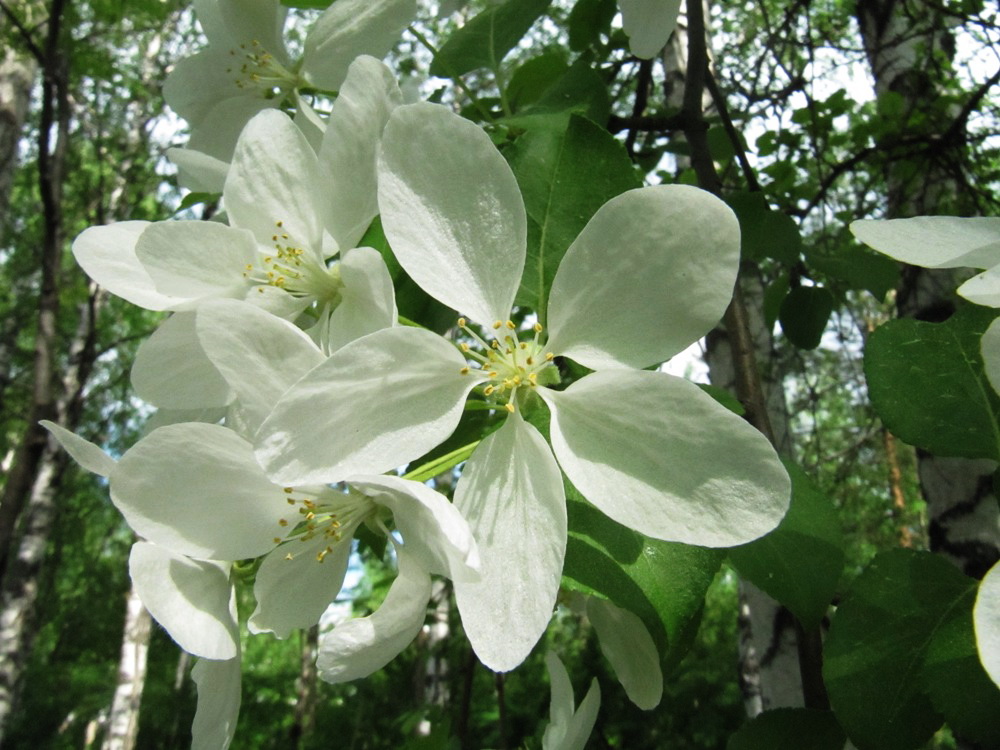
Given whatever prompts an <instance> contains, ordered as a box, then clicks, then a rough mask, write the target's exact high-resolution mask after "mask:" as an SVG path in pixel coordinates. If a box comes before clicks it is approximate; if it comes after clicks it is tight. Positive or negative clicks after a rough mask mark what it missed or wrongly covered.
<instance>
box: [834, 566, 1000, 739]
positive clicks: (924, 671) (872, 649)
mask: <svg viewBox="0 0 1000 750" xmlns="http://www.w3.org/2000/svg"><path fill="white" fill-rule="evenodd" d="M975 589H976V582H975V580H974V579H971V578H968V577H966V576H965V575H963V574H962V573H960V572H959V571H958V570H957V569H956V568H955V567H954V566H952V565H951V564H950V563H948V562H946V561H945V560H944V559H942V558H941V557H939V556H936V555H933V554H930V553H919V552H913V551H908V550H894V551H890V552H885V553H883V554H881V555H879V556H878V557H876V558H875V560H874V561H873V562H872V564H871V565H870V566H869V567H868V568H867V569H866V570H865V572H864V573H862V574H861V576H860V577H859V578H858V579H857V580H856V581H855V582H854V585H853V586H852V587H851V589H850V590H849V591H848V592H847V594H846V595H845V596H844V599H843V601H842V602H841V604H840V606H839V607H838V609H837V614H836V617H835V618H834V620H833V625H832V626H831V628H830V633H829V635H828V636H827V640H826V645H825V648H824V654H825V663H824V669H823V674H824V678H825V681H826V686H827V690H828V691H829V693H830V702H831V704H832V706H833V710H834V712H835V713H836V715H837V719H838V720H839V722H840V724H841V726H843V727H844V729H845V730H846V731H847V735H848V736H849V737H850V738H851V741H852V742H853V743H854V744H855V745H856V746H857V747H858V748H859V750H869V748H870V749H871V750H875V749H876V748H878V749H879V750H897V749H898V750H905V749H907V748H916V747H919V746H921V745H922V743H924V742H926V741H927V740H928V739H929V738H930V737H931V735H932V734H933V733H934V732H935V730H936V729H937V728H938V727H939V726H941V723H942V720H943V719H944V718H950V716H949V714H950V712H951V711H955V712H956V714H955V715H956V718H957V719H958V721H959V723H960V724H961V725H964V726H967V727H970V728H975V729H977V730H980V731H984V732H991V731H995V722H994V720H995V717H996V709H997V705H998V701H1000V690H998V689H997V687H996V686H995V685H993V683H992V682H990V681H989V680H988V678H985V677H983V678H981V679H978V680H977V679H973V680H970V679H969V675H970V672H968V671H967V670H961V671H960V670H959V669H957V667H959V665H962V666H968V662H965V660H967V659H970V658H972V659H974V658H975V644H974V642H973V640H972V639H971V638H969V637H968V636H969V633H968V629H969V627H971V625H970V623H971V619H972V603H973V601H974V596H975ZM984 682H985V684H984ZM946 692H950V693H952V695H951V696H950V697H949V698H947V699H943V700H942V694H943V693H946ZM932 695H933V696H937V697H938V698H937V700H936V701H935V700H934V699H933V698H932ZM957 695H962V696H963V699H962V700H960V701H956V700H955V699H954V698H955V696H957ZM939 708H940V709H941V710H944V711H947V712H949V713H945V714H944V715H942V713H940V712H939Z"/></svg>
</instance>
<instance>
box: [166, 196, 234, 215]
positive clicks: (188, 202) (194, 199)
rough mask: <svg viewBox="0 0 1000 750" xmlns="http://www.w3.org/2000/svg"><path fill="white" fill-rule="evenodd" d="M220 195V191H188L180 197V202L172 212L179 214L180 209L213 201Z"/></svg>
mask: <svg viewBox="0 0 1000 750" xmlns="http://www.w3.org/2000/svg"><path fill="white" fill-rule="evenodd" d="M221 197H222V193H188V194H187V195H185V196H184V197H183V198H182V199H181V203H180V205H179V206H178V207H177V210H176V211H174V213H175V214H179V213H180V212H181V211H184V210H186V209H188V208H192V207H193V206H197V205H198V204H200V203H214V202H216V201H218V200H219V198H221Z"/></svg>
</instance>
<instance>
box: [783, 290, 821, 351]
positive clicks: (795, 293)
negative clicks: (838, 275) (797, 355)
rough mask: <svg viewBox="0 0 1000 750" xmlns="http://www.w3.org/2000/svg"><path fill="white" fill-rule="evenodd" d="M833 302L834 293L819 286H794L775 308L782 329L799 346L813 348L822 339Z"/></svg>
mask: <svg viewBox="0 0 1000 750" xmlns="http://www.w3.org/2000/svg"><path fill="white" fill-rule="evenodd" d="M833 305H834V300H833V295H832V294H830V292H829V290H827V289H824V288H823V287H821V286H800V287H795V288H794V289H792V290H790V291H789V292H788V294H787V295H785V298H784V299H783V300H782V301H781V307H780V308H779V309H778V322H779V323H781V330H782V331H783V332H784V334H785V335H786V336H787V337H788V340H789V341H791V342H792V343H793V344H795V345H796V346H797V347H799V348H800V349H815V348H816V347H817V346H819V343H820V341H822V339H823V331H825V330H826V324H827V321H829V320H830V313H832V312H833Z"/></svg>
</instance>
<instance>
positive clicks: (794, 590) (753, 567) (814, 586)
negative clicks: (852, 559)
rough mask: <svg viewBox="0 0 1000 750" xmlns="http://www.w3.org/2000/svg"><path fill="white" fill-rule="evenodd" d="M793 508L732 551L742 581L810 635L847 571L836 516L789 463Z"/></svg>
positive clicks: (794, 466)
mask: <svg viewBox="0 0 1000 750" xmlns="http://www.w3.org/2000/svg"><path fill="white" fill-rule="evenodd" d="M784 463H785V468H786V469H788V475H789V476H790V477H791V478H792V504H791V507H790V508H789V509H788V514H787V515H786V516H785V518H784V519H783V520H782V521H781V523H780V524H779V525H778V528H776V529H775V530H774V531H772V532H771V533H770V534H767V535H766V536H764V537H761V538H760V539H757V540H755V541H753V542H750V543H749V544H744V545H741V546H739V547H733V548H732V549H730V550H729V557H730V560H732V562H733V565H734V566H735V568H736V570H737V571H738V572H739V574H740V575H741V576H743V577H744V578H747V579H749V580H750V581H752V582H753V583H754V584H755V585H756V586H757V587H758V588H760V589H762V590H763V591H766V592H767V593H768V594H770V595H771V596H772V597H774V598H775V599H777V600H778V601H779V602H781V603H782V604H783V605H785V606H786V607H788V609H789V610H791V612H792V614H794V615H795V616H796V617H797V618H798V620H799V622H800V623H802V626H803V627H804V628H805V629H806V630H812V629H813V628H816V627H818V626H819V624H820V621H821V620H822V619H823V617H824V616H825V615H826V611H827V608H828V607H829V606H830V602H831V601H832V600H833V597H834V593H835V592H836V590H837V583H838V581H839V580H840V573H841V571H842V570H843V568H844V549H843V546H844V540H843V536H842V534H841V530H840V520H839V518H838V517H837V511H836V509H835V508H834V507H833V504H832V503H831V502H830V500H829V499H828V498H827V497H826V496H825V495H823V493H821V492H820V491H819V490H818V489H817V488H816V487H815V485H813V483H812V481H811V480H810V479H809V477H808V476H806V474H805V472H803V471H802V469H800V468H799V467H798V466H796V465H795V464H793V463H791V462H790V461H786V462H784Z"/></svg>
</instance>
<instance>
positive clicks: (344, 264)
mask: <svg viewBox="0 0 1000 750" xmlns="http://www.w3.org/2000/svg"><path fill="white" fill-rule="evenodd" d="M340 278H341V280H342V281H343V282H344V288H343V290H342V291H341V302H340V304H339V305H337V309H336V310H334V311H333V314H332V315H331V316H330V331H329V337H328V340H327V351H329V352H335V351H337V350H338V349H340V348H341V347H342V346H344V345H345V344H349V343H350V342H352V341H354V340H355V339H359V338H361V337H362V336H367V335H368V334H369V333H374V332H375V331H378V330H381V329H383V328H391V327H392V326H394V325H396V321H397V319H398V313H397V312H396V298H395V294H394V290H393V288H392V277H391V276H390V275H389V269H388V268H387V267H386V265H385V261H384V260H383V259H382V255H381V254H380V253H379V252H378V250H373V249H372V248H370V247H359V248H356V249H354V250H350V251H349V252H347V253H345V254H344V256H343V259H342V260H341V261H340Z"/></svg>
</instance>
